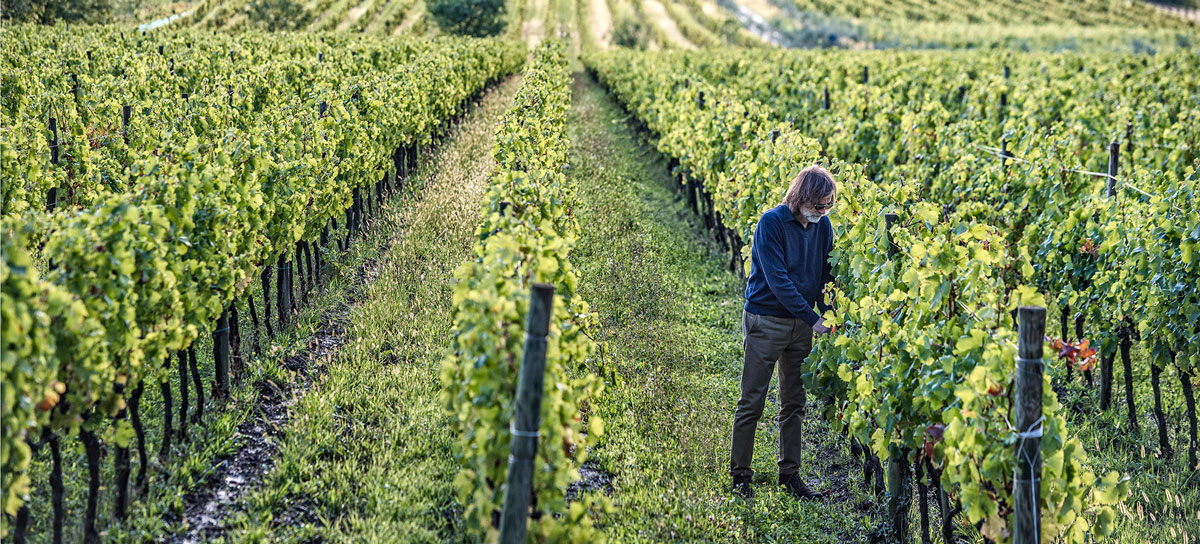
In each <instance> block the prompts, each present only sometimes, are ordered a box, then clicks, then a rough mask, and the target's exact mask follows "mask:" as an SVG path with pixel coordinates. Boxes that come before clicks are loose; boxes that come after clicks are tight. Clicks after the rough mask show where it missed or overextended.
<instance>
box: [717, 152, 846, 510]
mask: <svg viewBox="0 0 1200 544" xmlns="http://www.w3.org/2000/svg"><path fill="white" fill-rule="evenodd" d="M836 192H837V187H836V185H834V182H833V177H832V176H830V174H829V172H828V171H827V170H825V169H824V168H821V167H820V166H810V167H808V168H805V169H804V170H803V171H801V172H800V174H798V175H797V176H796V179H794V180H792V183H791V185H790V186H789V187H788V190H787V193H786V195H785V196H784V199H783V204H780V205H779V206H777V207H775V208H772V209H770V210H768V211H767V212H766V213H765V214H763V216H762V218H761V219H759V221H758V228H757V229H756V230H755V231H754V245H753V246H752V250H751V252H750V279H749V282H748V283H747V285H746V306H745V308H744V310H743V311H742V348H743V349H744V351H745V358H744V359H743V363H742V396H741V398H740V399H739V400H738V404H737V412H736V413H735V414H734V418H733V451H732V454H731V457H730V462H729V473H730V475H731V476H733V490H734V492H736V493H738V494H739V495H741V496H743V497H745V498H750V497H752V496H753V495H754V490H753V489H752V488H751V487H750V482H751V479H752V477H753V475H754V471H753V470H752V469H751V468H750V461H751V459H753V457H754V430H755V427H756V426H757V425H758V419H759V417H761V416H762V411H763V404H764V403H765V401H766V397H767V386H768V384H770V382H771V374H772V373H773V372H774V369H775V363H776V362H778V363H779V399H780V404H781V406H780V410H779V418H778V422H779V454H778V457H777V458H778V460H779V485H782V486H784V487H786V488H787V491H788V492H789V493H790V494H791V495H792V496H794V497H796V498H802V499H816V498H820V497H822V496H823V495H822V494H821V493H816V492H813V491H812V490H810V489H808V486H806V485H804V482H803V481H802V480H801V479H800V477H799V475H798V474H797V472H798V471H799V470H800V446H801V440H800V438H801V437H800V430H801V424H802V421H803V418H804V402H805V395H804V383H803V382H802V380H801V377H800V376H801V363H803V362H804V358H805V357H807V356H808V353H809V351H811V350H812V337H813V334H814V333H816V334H827V333H829V331H830V329H829V327H826V326H825V322H824V320H823V319H822V318H821V317H820V315H818V313H817V312H816V311H815V310H814V309H813V304H814V303H815V304H816V307H817V309H819V310H820V311H821V312H822V313H824V312H825V311H826V310H829V309H830V306H829V305H828V304H827V303H826V302H825V300H824V298H823V296H822V293H821V292H822V289H823V287H824V285H825V284H826V283H827V282H829V281H831V280H832V279H833V275H832V273H831V268H830V266H829V252H830V251H831V250H832V249H833V226H832V225H831V224H830V222H829V219H828V218H827V217H826V215H827V214H828V213H829V210H830V209H832V208H833V201H834V196H835V194H836Z"/></svg>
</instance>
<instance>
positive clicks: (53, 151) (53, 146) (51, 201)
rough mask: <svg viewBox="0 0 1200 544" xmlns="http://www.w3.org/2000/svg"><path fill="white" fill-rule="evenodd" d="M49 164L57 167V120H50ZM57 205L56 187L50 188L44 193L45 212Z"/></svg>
mask: <svg viewBox="0 0 1200 544" xmlns="http://www.w3.org/2000/svg"><path fill="white" fill-rule="evenodd" d="M48 143H49V144H50V164H52V165H54V166H58V120H57V119H55V118H53V117H51V118H50V141H49V142H48ZM56 205H58V187H51V188H50V190H49V191H46V211H48V212H52V211H54V207H55V206H56Z"/></svg>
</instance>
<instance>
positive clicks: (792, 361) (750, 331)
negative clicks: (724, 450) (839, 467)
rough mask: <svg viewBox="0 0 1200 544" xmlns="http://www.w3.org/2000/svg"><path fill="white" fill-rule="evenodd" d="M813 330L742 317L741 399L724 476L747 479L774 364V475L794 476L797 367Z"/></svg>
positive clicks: (800, 386) (799, 412) (799, 323)
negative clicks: (776, 437)
mask: <svg viewBox="0 0 1200 544" xmlns="http://www.w3.org/2000/svg"><path fill="white" fill-rule="evenodd" d="M812 337H813V330H812V327H811V326H809V324H808V323H805V322H804V321H803V320H800V319H790V318H782V317H771V316H766V315H758V314H752V313H749V312H747V311H745V310H743V311H742V348H743V350H744V351H745V358H744V359H743V361H742V397H741V398H740V399H738V404H737V412H736V413H735V414H734V416H733V448H732V452H731V455H730V460H729V474H730V475H733V476H738V475H752V474H754V470H752V469H751V468H750V461H751V460H752V459H753V458H754V430H755V427H756V426H757V425H758V419H759V418H760V417H762V412H763V406H764V405H765V404H766V400H767V386H768V385H770V383H771V374H772V373H774V372H775V363H776V362H778V363H779V401H780V407H779V417H778V418H777V421H778V423H779V453H778V455H777V458H778V460H779V473H780V474H793V473H795V472H797V471H798V470H800V446H801V444H802V442H801V433H800V431H801V427H802V423H803V420H804V402H805V395H804V382H803V380H801V373H802V370H801V364H802V363H803V362H804V358H805V357H807V356H808V353H809V352H810V351H812Z"/></svg>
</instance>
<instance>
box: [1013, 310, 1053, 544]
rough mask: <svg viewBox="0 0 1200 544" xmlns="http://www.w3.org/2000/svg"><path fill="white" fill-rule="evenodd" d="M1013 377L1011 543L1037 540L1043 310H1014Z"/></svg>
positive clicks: (1038, 529)
mask: <svg viewBox="0 0 1200 544" xmlns="http://www.w3.org/2000/svg"><path fill="white" fill-rule="evenodd" d="M1018 319H1019V323H1020V340H1019V341H1018V344H1017V378H1016V380H1015V381H1016V389H1015V399H1014V402H1013V410H1014V411H1015V412H1016V414H1015V421H1014V422H1013V423H1014V424H1015V425H1016V427H1017V439H1018V440H1017V444H1016V456H1017V468H1016V469H1015V470H1014V475H1013V543H1014V544H1033V543H1035V542H1037V541H1038V535H1039V534H1040V530H1041V524H1040V521H1039V519H1038V498H1037V492H1038V483H1039V481H1041V478H1042V456H1041V449H1042V374H1043V372H1044V371H1045V364H1044V363H1043V362H1042V344H1043V338H1044V336H1045V332H1046V309H1045V308H1042V307H1039V306H1022V307H1021V308H1020V309H1019V310H1018Z"/></svg>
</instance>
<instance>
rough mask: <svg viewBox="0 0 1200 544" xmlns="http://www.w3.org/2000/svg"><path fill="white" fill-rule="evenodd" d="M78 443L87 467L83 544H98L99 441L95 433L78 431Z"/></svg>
mask: <svg viewBox="0 0 1200 544" xmlns="http://www.w3.org/2000/svg"><path fill="white" fill-rule="evenodd" d="M79 441H80V442H83V450H84V453H85V456H86V457H87V465H88V494H87V508H86V510H84V514H83V541H84V543H85V544H94V543H98V542H100V531H98V530H97V529H96V509H97V507H98V506H99V504H100V439H99V438H98V437H96V433H95V432H93V431H88V430H81V431H79Z"/></svg>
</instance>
